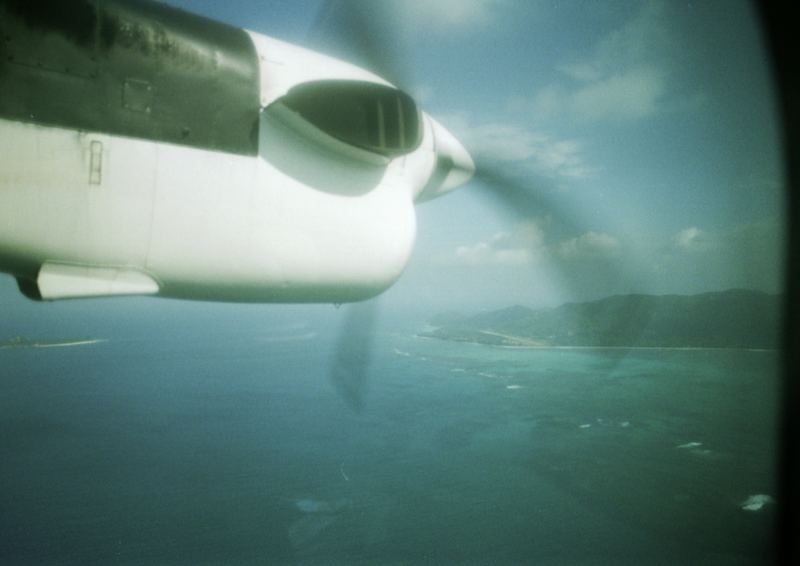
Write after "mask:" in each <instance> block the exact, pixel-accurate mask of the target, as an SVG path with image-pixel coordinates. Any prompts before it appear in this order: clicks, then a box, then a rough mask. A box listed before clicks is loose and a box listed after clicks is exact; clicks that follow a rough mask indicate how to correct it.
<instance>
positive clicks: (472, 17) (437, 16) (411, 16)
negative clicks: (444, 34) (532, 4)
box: [395, 0, 507, 31]
mask: <svg viewBox="0 0 800 566" xmlns="http://www.w3.org/2000/svg"><path fill="white" fill-rule="evenodd" d="M506 3H507V2H506V0H436V1H435V2H429V1H427V0H416V1H411V2H409V1H408V0H398V1H397V2H396V3H395V4H396V5H395V8H396V11H395V14H396V16H397V20H398V21H401V22H403V23H404V24H405V25H407V26H408V27H409V29H410V30H414V31H418V30H419V29H425V30H437V31H442V30H444V31H468V30H473V29H475V28H477V27H489V26H491V25H492V24H493V23H494V18H493V14H494V12H495V11H496V10H497V9H498V8H501V7H502V6H503V5H504V4H506Z"/></svg>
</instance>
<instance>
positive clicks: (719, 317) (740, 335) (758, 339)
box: [424, 289, 781, 349]
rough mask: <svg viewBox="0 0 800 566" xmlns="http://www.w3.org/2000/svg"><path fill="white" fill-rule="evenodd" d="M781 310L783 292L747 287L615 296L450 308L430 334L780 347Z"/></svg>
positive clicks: (525, 341)
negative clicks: (548, 304)
mask: <svg viewBox="0 0 800 566" xmlns="http://www.w3.org/2000/svg"><path fill="white" fill-rule="evenodd" d="M780 313H781V298H780V297H779V296H778V295H770V294H768V293H764V292H761V291H752V290H747V289H731V290H727V291H720V292H711V293H703V294H699V295H644V294H631V295H614V296H611V297H607V298H604V299H599V300H596V301H590V302H584V303H566V304H563V305H561V306H559V307H556V308H550V309H539V310H534V309H530V308H527V307H524V306H519V305H516V306H512V307H509V308H505V309H501V310H497V311H491V312H487V313H481V314H478V315H475V316H470V317H461V318H460V319H459V318H458V317H455V316H454V315H453V314H452V313H450V314H448V315H447V317H445V318H441V317H437V318H434V319H433V321H432V322H433V323H434V325H436V326H438V328H436V329H435V330H433V331H431V332H428V333H426V334H424V336H427V337H432V338H440V339H444V340H457V341H468V342H479V343H482V344H494V345H503V346H531V347H534V346H542V347H546V346H586V347H603V346H605V347H674V348H752V349H776V348H779V347H780V340H781V328H780V321H781V316H780ZM442 321H444V322H442ZM436 322H441V323H440V324H436Z"/></svg>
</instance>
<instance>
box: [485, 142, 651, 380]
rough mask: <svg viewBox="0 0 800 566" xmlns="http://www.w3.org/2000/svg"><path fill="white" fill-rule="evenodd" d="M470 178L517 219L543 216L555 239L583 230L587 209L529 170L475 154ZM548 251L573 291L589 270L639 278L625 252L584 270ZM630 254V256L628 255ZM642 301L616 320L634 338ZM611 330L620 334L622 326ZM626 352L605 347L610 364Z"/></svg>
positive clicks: (642, 320) (646, 317)
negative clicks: (525, 173) (517, 168)
mask: <svg viewBox="0 0 800 566" xmlns="http://www.w3.org/2000/svg"><path fill="white" fill-rule="evenodd" d="M473 178H474V179H475V180H476V181H479V182H478V183H476V185H477V186H478V188H481V189H483V190H484V193H485V194H488V195H489V196H490V197H491V198H492V200H493V201H494V203H495V204H496V205H498V206H499V207H501V208H502V209H503V210H504V211H505V212H506V213H508V214H510V215H511V216H512V217H513V218H515V219H516V220H517V221H526V220H532V221H537V222H538V221H540V220H542V219H544V220H545V221H546V223H547V225H548V232H549V233H550V235H551V237H553V236H555V238H556V239H557V240H561V241H564V240H570V239H573V241H574V239H576V238H578V237H580V236H581V235H585V234H586V233H587V232H589V231H590V230H587V228H586V226H587V225H588V223H587V222H586V219H587V211H585V210H580V204H579V201H572V202H570V201H569V200H568V199H567V198H566V195H564V194H563V193H560V192H558V191H557V189H555V188H554V187H552V186H548V185H549V183H548V182H547V181H546V180H545V179H543V178H541V177H537V176H535V175H526V176H523V175H521V174H520V173H519V172H518V171H515V170H514V169H513V168H510V167H508V166H507V164H503V163H502V162H499V163H498V162H497V161H496V160H492V159H490V158H489V159H487V158H482V157H481V156H478V157H477V158H475V174H474V176H473ZM558 256H559V254H558V253H557V251H554V252H553V254H552V256H551V259H552V261H551V262H550V263H549V265H550V269H552V271H551V273H552V274H553V275H555V277H556V278H557V281H558V282H559V284H560V285H561V286H563V287H564V288H565V289H567V290H568V291H570V293H569V294H573V295H575V296H581V295H586V294H587V293H592V286H593V284H594V283H593V281H594V277H593V276H595V275H597V274H599V273H601V272H604V273H605V274H606V275H609V276H613V277H616V278H617V281H618V285H617V287H622V288H628V289H636V288H637V287H638V285H637V283H638V282H639V281H638V280H637V278H636V277H634V275H633V270H632V269H631V265H630V261H629V260H630V259H631V258H630V257H625V256H624V253H623V256H622V257H619V256H617V257H608V258H605V259H598V260H597V261H596V262H595V263H594V264H593V265H592V266H591V268H588V269H591V274H589V273H587V267H586V266H583V268H582V269H578V268H576V266H575V265H573V264H571V263H570V261H569V260H568V259H565V258H563V257H558ZM633 259H634V260H635V258H633ZM646 307H647V305H646V304H645V302H640V303H635V307H634V308H633V310H632V312H630V313H629V316H628V317H626V319H625V320H620V321H619V324H620V329H622V328H623V327H624V329H625V335H627V336H629V337H635V338H634V341H635V339H636V338H639V337H641V336H643V335H644V333H645V331H646V329H647V327H648V325H649V324H650V314H649V311H648V310H647V308H646ZM617 334H623V332H622V330H620V331H619V332H617ZM626 355H627V352H626V351H625V350H624V349H620V350H615V351H612V352H610V353H609V356H608V360H609V362H610V364H611V365H610V368H613V367H614V366H615V365H616V364H617V363H618V362H619V361H621V360H622V359H624V358H625V357H626Z"/></svg>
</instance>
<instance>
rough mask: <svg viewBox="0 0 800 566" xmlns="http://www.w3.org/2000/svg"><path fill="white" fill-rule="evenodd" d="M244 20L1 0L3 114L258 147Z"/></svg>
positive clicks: (254, 79) (253, 74)
mask: <svg viewBox="0 0 800 566" xmlns="http://www.w3.org/2000/svg"><path fill="white" fill-rule="evenodd" d="M259 80H260V77H259V65H258V57H257V55H256V52H255V48H254V46H253V44H252V41H251V39H250V37H249V36H248V35H247V33H246V32H244V31H243V30H240V29H237V28H234V27H231V26H228V25H225V24H222V23H218V22H215V21H213V20H209V19H206V18H203V17H200V16H196V15H193V14H190V13H187V12H184V11H182V10H178V9H175V8H172V7H169V6H166V5H163V4H158V3H155V2H149V1H142V0H136V1H132V0H0V118H4V119H8V120H15V121H20V122H29V123H34V124H41V125H48V126H57V127H64V128H70V129H75V130H81V131H92V132H100V133H107V134H116V135H122V136H127V137H133V138H140V139H147V140H154V141H163V142H168V143H175V144H181V145H186V146H191V147H197V148H203V149H210V150H215V151H224V152H229V153H236V154H241V155H256V154H257V153H258V118H259V110H260V93H259Z"/></svg>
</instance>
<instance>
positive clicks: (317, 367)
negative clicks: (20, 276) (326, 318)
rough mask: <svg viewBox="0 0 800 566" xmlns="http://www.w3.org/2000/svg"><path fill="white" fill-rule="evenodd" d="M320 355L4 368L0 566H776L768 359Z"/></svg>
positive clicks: (438, 346)
mask: <svg viewBox="0 0 800 566" xmlns="http://www.w3.org/2000/svg"><path fill="white" fill-rule="evenodd" d="M334 334H335V333H334V332H333V331H332V330H330V329H328V330H326V329H325V328H315V327H313V326H307V325H281V326H275V327H271V328H264V329H262V331H259V332H257V333H256V334H255V335H247V334H245V333H239V334H235V336H236V337H235V338H234V337H233V336H229V337H227V338H220V337H219V334H218V333H217V334H215V333H214V332H210V331H203V330H202V329H200V330H198V329H195V330H194V331H193V332H188V331H187V332H186V333H184V334H180V333H179V334H177V335H175V334H173V335H170V336H169V337H167V338H164V337H161V338H159V339H156V338H149V337H139V338H137V339H126V338H120V339H113V338H112V339H110V340H108V341H107V342H102V343H98V344H94V345H87V346H76V347H65V348H48V349H30V348H17V349H4V350H0V455H1V456H0V457H1V458H2V460H1V461H0V564H147V563H154V564H621V563H630V564H760V563H767V562H768V561H769V558H770V554H769V551H770V547H771V543H772V539H771V536H772V529H773V527H774V520H775V512H774V507H775V505H774V504H772V503H770V499H769V498H773V497H775V496H776V487H775V484H776V481H775V477H774V474H775V463H774V461H773V460H774V457H775V454H776V452H775V446H776V438H775V429H774V424H775V418H776V403H777V398H776V394H777V390H776V383H777V382H776V376H777V370H778V355H777V354H776V353H775V352H752V351H713V350H630V351H623V350H558V349H554V350H527V349H507V348H496V347H488V346H479V345H472V344H464V343H448V342H442V341H434V340H426V339H421V338H416V337H415V336H414V332H413V328H411V327H409V328H407V329H405V330H402V331H396V332H395V331H391V330H382V331H381V332H379V333H378V335H377V336H376V338H375V347H374V355H373V360H372V364H371V379H370V385H369V390H368V392H367V399H366V407H365V409H364V410H363V411H362V412H361V413H355V412H353V411H352V410H351V409H350V408H349V407H348V406H347V404H346V403H344V402H343V401H342V399H340V398H339V397H338V396H337V394H336V392H335V389H334V388H333V387H332V386H331V384H330V382H329V380H328V372H329V370H330V360H331V356H332V344H333V342H334V340H333V336H334ZM753 496H756V497H755V498H754V499H752V498H753ZM748 504H749V505H750V507H751V508H752V509H751V510H748V509H745V508H743V507H744V506H747V505H748ZM759 504H763V506H760V505H759ZM755 508H758V509H755Z"/></svg>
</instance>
